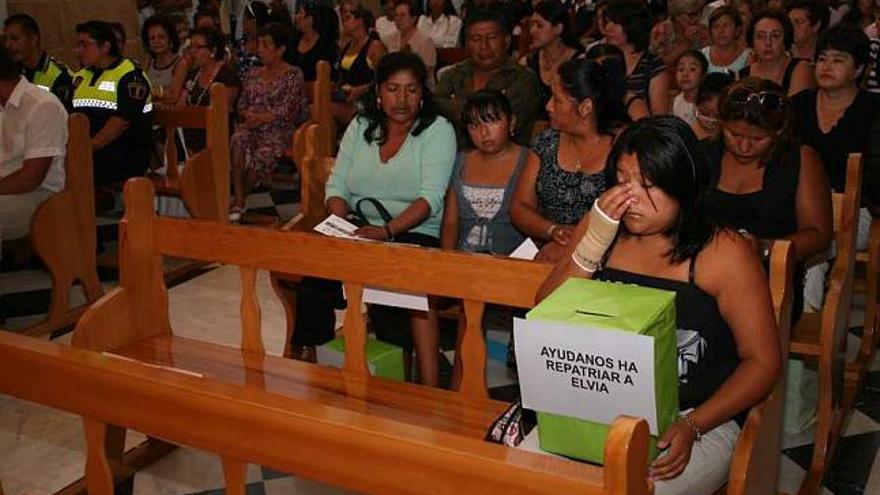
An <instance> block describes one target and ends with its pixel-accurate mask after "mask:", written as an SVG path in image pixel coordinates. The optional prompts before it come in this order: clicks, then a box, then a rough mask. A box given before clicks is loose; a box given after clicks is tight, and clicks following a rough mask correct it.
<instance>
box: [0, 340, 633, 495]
mask: <svg viewBox="0 0 880 495" xmlns="http://www.w3.org/2000/svg"><path fill="white" fill-rule="evenodd" d="M218 350H219V349H218ZM230 351H232V352H230V353H227V354H225V355H224V356H225V357H227V358H231V359H234V360H236V361H238V362H239V364H241V362H242V361H247V360H248V359H249V356H245V355H242V354H241V353H239V352H236V351H234V350H232V349H230ZM203 357H204V358H212V359H217V358H218V357H221V358H222V356H219V355H218V354H217V353H216V352H213V351H206V352H204V354H203ZM258 357H259V356H254V358H255V359H253V360H252V361H251V363H250V364H251V365H252V366H253V368H250V371H251V372H252V375H253V378H254V379H253V380H252V381H248V380H247V379H246V378H244V377H242V379H241V380H239V381H238V382H237V383H233V382H231V381H230V380H228V379H227V380H223V379H217V378H216V377H213V376H209V375H208V374H203V375H202V376H197V375H194V374H191V373H183V372H180V371H179V370H178V368H171V369H168V368H156V367H152V366H145V365H144V364H143V363H141V362H137V361H132V360H129V359H121V358H119V357H116V356H114V355H109V354H106V353H105V354H101V353H98V352H94V351H88V350H82V349H76V348H71V347H67V346H63V345H60V344H56V343H53V342H47V341H40V340H35V339H30V338H27V337H23V336H19V335H14V334H0V391H2V392H3V393H7V394H10V395H13V396H15V397H19V398H21V399H24V400H28V401H32V402H37V403H41V404H45V405H47V406H50V407H53V408H56V409H61V410H64V411H68V412H71V413H74V414H78V415H81V416H82V417H83V425H84V430H85V436H86V440H87V460H86V465H85V472H86V484H87V487H88V491H89V493H91V494H93V495H110V494H112V493H113V486H114V471H115V469H117V467H116V466H115V465H114V463H113V462H112V459H111V458H109V457H108V456H107V452H106V450H105V448H104V446H105V444H106V442H107V441H108V440H109V439H110V438H111V437H112V436H113V434H114V433H113V430H114V429H115V428H116V427H113V426H110V425H118V426H122V427H126V428H132V429H135V430H138V431H142V432H145V433H147V434H150V435H155V436H159V437H161V438H164V439H167V440H169V441H172V442H176V443H180V444H184V445H189V446H192V447H194V448H198V449H202V450H205V451H208V452H213V453H216V454H218V455H219V456H221V458H222V461H223V468H224V477H225V480H226V485H227V493H231V494H242V495H243V494H244V493H245V485H244V478H245V477H244V472H245V467H246V465H245V462H253V463H258V464H260V465H263V466H267V467H271V468H272V469H276V470H279V471H284V472H292V473H296V474H298V475H300V476H303V477H308V478H311V479H316V480H320V481H325V482H329V483H332V484H335V485H340V486H343V487H346V488H348V489H352V490H358V491H360V492H365V493H377V494H378V493H381V494H385V493H424V492H425V490H426V489H427V487H428V486H429V487H430V490H431V492H432V493H440V494H442V493H450V494H457V493H462V492H464V493H487V494H491V493H499V494H502V493H536V494H548V495H555V494H558V493H580V494H585V495H589V494H608V495H639V494H646V493H649V491H648V490H649V488H648V485H647V481H646V479H645V475H646V467H645V463H646V458H647V442H648V428H647V424H646V423H645V422H644V420H636V419H634V418H627V417H619V418H618V419H617V420H616V421H615V422H614V425H613V427H612V430H611V433H610V435H609V437H608V441H607V442H606V446H605V456H606V459H609V462H608V465H607V466H606V467H605V468H604V469H603V468H600V467H595V466H590V465H586V464H580V463H575V462H572V461H567V460H561V459H554V458H548V457H546V456H544V455H541V454H536V453H531V452H525V451H520V450H514V449H510V448H507V447H503V446H500V445H495V444H490V443H487V442H484V441H482V439H481V438H480V437H479V436H477V435H476V434H475V433H476V432H474V433H470V432H465V431H460V432H458V431H449V430H448V429H447V431H444V430H443V429H440V428H435V427H431V426H428V425H421V424H416V422H415V420H414V419H413V418H410V419H409V420H407V419H405V418H395V417H394V414H391V413H389V411H386V410H383V409H389V408H388V407H383V406H381V405H371V406H367V404H365V403H363V402H361V401H359V400H358V399H356V397H357V396H358V395H362V394H363V395H367V394H375V392H377V391H374V390H372V388H373V387H379V388H382V387H383V386H384V385H387V384H383V383H373V380H371V379H369V378H366V377H364V376H362V375H358V374H354V373H351V372H337V373H335V374H336V375H340V376H337V377H333V378H328V376H327V375H328V373H325V371H332V370H322V369H320V368H319V367H316V366H313V365H306V364H303V363H292V364H294V365H298V366H293V368H300V369H299V370H288V371H291V372H298V374H300V375H302V377H303V378H312V379H316V380H321V379H328V380H334V381H336V382H337V383H338V384H339V385H341V386H344V387H345V388H346V389H347V391H346V393H347V394H348V395H349V396H350V397H351V402H359V403H360V404H361V405H360V406H356V405H348V404H345V403H344V402H343V401H342V400H339V401H337V403H332V401H328V400H327V399H326V398H324V397H303V396H300V397H297V396H294V395H292V394H282V393H278V392H277V391H276V390H274V389H273V387H272V386H271V385H270V384H269V380H270V379H276V380H277V379H281V378H286V376H281V375H279V376H274V377H273V376H270V377H267V380H266V382H267V383H266V384H265V385H264V384H261V383H259V382H258V380H256V376H257V375H258V374H260V373H262V372H263V371H265V372H266V373H267V374H269V373H274V372H280V368H279V366H277V365H275V364H274V363H272V362H271V360H268V359H267V360H261V359H258ZM175 364H176V365H177V366H179V367H180V368H185V367H186V366H187V365H188V364H189V363H187V362H185V361H181V362H180V363H175ZM231 364H235V363H231ZM306 368H309V369H306ZM322 375H323V376H322ZM62 383H63V384H64V386H63V387H59V384H62ZM292 383H293V386H294V387H298V388H304V387H305V385H303V384H301V383H297V382H292ZM409 387H416V386H414V385H410V386H409ZM405 388H407V387H404V389H403V390H401V393H404V392H407V390H405ZM447 394H448V393H447ZM108 398H112V399H108ZM446 398H447V399H454V398H453V397H446ZM108 400H112V402H113V407H107V402H108ZM412 401H413V402H414V403H415V402H424V401H423V399H422V398H421V397H418V394H415V396H414V397H413V398H412ZM346 406H348V407H346ZM365 406H367V407H365ZM447 409H450V410H453V409H454V410H457V411H459V412H461V413H462V415H464V414H465V413H468V412H470V413H473V411H474V410H475V409H476V408H475V407H474V406H473V405H472V404H468V403H464V402H463V401H455V400H452V403H451V404H449V405H448V406H447ZM426 483H427V484H426Z"/></svg>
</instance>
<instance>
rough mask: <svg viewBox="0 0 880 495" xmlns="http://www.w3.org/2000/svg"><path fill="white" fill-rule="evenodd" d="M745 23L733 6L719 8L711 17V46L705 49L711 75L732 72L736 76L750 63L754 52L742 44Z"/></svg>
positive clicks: (704, 52)
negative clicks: (741, 34)
mask: <svg viewBox="0 0 880 495" xmlns="http://www.w3.org/2000/svg"><path fill="white" fill-rule="evenodd" d="M742 27H743V21H742V18H741V17H740V16H739V12H737V10H736V8H735V7H733V6H731V5H725V6H723V7H718V8H717V9H715V10H714V11H713V12H712V15H711V16H710V17H709V34H710V38H711V40H712V42H711V44H710V45H709V46H707V47H705V48H703V50H702V51H703V55H705V56H706V59H707V60H708V61H709V73H712V72H730V73H731V74H736V73H737V72H739V71H741V70H743V69H744V68H745V66H746V64H748V63H749V56H750V55H751V54H752V50H750V49H749V48H748V47H746V46H743V45H741V44H740V33H741V32H742V30H743V29H742Z"/></svg>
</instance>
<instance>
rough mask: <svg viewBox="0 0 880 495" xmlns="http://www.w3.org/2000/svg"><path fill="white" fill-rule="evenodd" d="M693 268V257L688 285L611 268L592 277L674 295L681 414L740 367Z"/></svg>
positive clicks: (724, 326) (714, 306)
mask: <svg viewBox="0 0 880 495" xmlns="http://www.w3.org/2000/svg"><path fill="white" fill-rule="evenodd" d="M695 265H696V263H695V259H694V258H692V259H691V261H690V266H689V269H688V281H687V282H682V281H679V280H670V279H665V278H658V277H651V276H648V275H642V274H638V273H632V272H627V271H623V270H617V269H614V268H603V269H602V270H600V271H599V272H596V274H595V275H594V276H593V278H594V279H595V280H604V281H607V282H622V283H626V284H636V285H641V286H644V287H652V288H655V289H661V290H668V291H671V292H675V311H676V317H675V318H676V327H677V337H678V402H679V409H680V410H682V411H683V410H685V409H690V408H693V407H697V406H699V405H700V404H702V403H703V402H705V401H706V400H707V399H708V398H709V397H710V396H711V395H712V394H714V393H715V391H716V390H718V388H720V387H721V385H722V384H723V383H724V382H725V381H726V380H727V378H728V377H729V376H730V375H731V374H733V371H734V370H735V369H736V367H737V366H738V365H739V356H738V355H737V353H736V342H735V341H734V338H733V334H731V332H730V328H729V327H728V326H727V323H726V322H725V321H724V318H722V317H721V313H720V312H719V310H718V304H717V302H716V301H715V298H714V297H712V296H711V295H709V294H708V293H706V292H705V291H703V290H702V289H700V288H699V287H697V285H696V283H694V278H695V276H696V269H695Z"/></svg>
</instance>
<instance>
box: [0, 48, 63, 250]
mask: <svg viewBox="0 0 880 495" xmlns="http://www.w3.org/2000/svg"><path fill="white" fill-rule="evenodd" d="M20 74H21V72H20V69H19V67H18V64H17V63H15V61H13V59H12V56H11V55H10V54H9V52H8V51H7V50H6V48H5V47H2V46H0V239H3V240H12V239H18V238H21V237H24V236H26V235H27V234H28V233H29V232H30V226H31V218H32V217H33V216H34V212H35V211H36V210H37V207H38V206H39V205H40V203H42V202H43V201H45V200H46V199H48V198H49V197H50V196H52V194H54V193H56V192H58V191H60V190H61V189H63V188H64V155H65V152H66V146H67V111H66V110H64V106H63V105H62V104H61V102H60V101H59V100H58V98H56V97H55V95H53V94H52V93H50V92H48V91H43V90H41V89H39V88H38V87H36V86H34V85H33V84H31V83H29V82H28V81H27V80H26V79H25V78H23V77H21V75H20Z"/></svg>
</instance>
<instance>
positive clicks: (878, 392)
mask: <svg viewBox="0 0 880 495" xmlns="http://www.w3.org/2000/svg"><path fill="white" fill-rule="evenodd" d="M295 201H296V197H295V193H294V192H293V191H290V190H288V189H276V190H272V191H268V192H262V193H257V194H254V195H251V197H249V198H248V205H249V207H250V209H251V210H252V211H257V212H259V213H261V214H271V212H272V211H274V212H275V213H277V214H279V216H281V217H282V220H283V219H285V218H288V217H290V216H292V215H293V214H295V212H296V209H297V206H298V205H297V204H296V203H295ZM102 223H106V224H108V225H112V223H113V219H112V218H110V219H107V220H106V221H104V222H102ZM105 285H106V287H109V286H111V285H112V281H107V282H105ZM47 287H48V278H47V277H46V275H45V274H44V273H42V272H40V271H37V270H29V271H22V272H13V273H0V294H2V299H0V311H5V312H6V313H5V314H6V315H7V319H6V321H5V322H3V323H0V326H3V327H5V328H9V329H13V330H14V329H16V328H20V327H22V326H24V325H26V324H28V323H29V322H33V321H34V320H35V319H38V318H39V315H34V314H32V313H38V312H40V311H41V309H40V308H41V307H45V304H46V301H47V291H46V288H47ZM258 296H259V298H260V301H261V305H262V318H263V325H262V327H263V333H264V345H265V348H266V349H267V352H269V353H271V354H280V353H281V349H282V348H283V343H284V338H285V333H286V328H285V325H286V323H285V318H284V313H283V309H282V307H281V304H280V303H279V302H278V301H277V299H276V296H275V294H274V292H273V291H272V290H271V288H270V286H269V282H268V278H267V276H266V274H265V273H262V274H261V275H260V278H259V281H258ZM80 297H81V296H80ZM238 297H239V289H238V271H237V270H235V269H234V268H231V267H219V268H216V269H213V270H211V271H208V272H207V273H204V274H201V275H200V276H198V277H196V278H194V279H192V280H189V281H186V282H183V283H181V284H180V285H178V286H176V287H174V288H172V289H171V298H170V306H169V311H170V316H171V322H172V326H173V327H174V328H175V331H176V332H177V333H179V334H181V335H186V336H189V337H193V338H198V339H202V340H208V341H211V342H215V343H220V344H225V345H230V346H236V345H237V344H238V341H239V334H238V330H237V329H238V325H239V321H240V320H239V316H238ZM3 308H5V309H3ZM193 308H198V310H197V311H194V310H193ZM2 314H3V313H0V315H2ZM860 319H861V311H860V310H858V309H856V310H854V312H853V318H852V322H853V324H856V323H859V322H860ZM509 335H510V334H509V332H508V331H504V330H490V331H489V333H488V342H487V350H488V353H489V357H490V359H489V361H488V379H489V385H490V387H491V388H492V390H491V393H492V395H493V396H494V397H496V398H503V399H509V398H511V397H513V396H515V395H516V394H517V386H516V380H515V376H513V374H512V373H511V372H510V371H509V370H508V369H507V367H506V365H505V358H506V347H507V346H506V344H507V340H508V338H509ZM68 339H69V334H67V335H65V336H61V337H58V338H57V339H56V340H58V341H60V342H65V341H67V340H68ZM849 339H850V342H849V348H850V350H851V351H854V350H855V349H856V348H857V347H858V342H859V338H858V329H854V331H853V332H851V335H850V336H849ZM447 356H448V357H449V358H452V355H451V352H447ZM856 408H857V410H856V411H855V412H854V414H853V416H852V418H851V419H850V421H849V424H848V425H847V428H846V436H845V438H844V439H843V440H842V443H841V445H840V448H839V449H838V454H837V456H836V457H835V459H834V462H833V465H832V468H831V470H830V473H829V475H828V477H827V479H826V483H825V484H826V486H827V489H826V490H825V492H824V493H833V494H837V495H850V494H861V493H874V494H880V457H878V452H880V359H878V360H877V362H875V364H874V366H873V371H872V372H871V373H870V374H869V376H868V378H867V380H866V384H865V386H864V389H863V390H862V391H861V393H860V395H859V399H858V402H857V405H856ZM142 439H143V437H142V436H141V435H139V434H130V435H129V438H128V443H129V444H130V445H134V444H136V443H138V442H139V441H141V440H142ZM783 448H784V450H783V452H782V453H781V456H782V471H781V473H780V479H779V488H780V490H781V491H784V492H788V493H794V492H796V491H797V487H798V486H799V484H800V480H801V478H802V477H803V474H804V468H805V467H806V466H807V463H808V462H809V459H810V455H811V451H812V430H811V429H807V430H806V431H804V432H801V433H796V432H787V434H786V435H785V438H784V442H783ZM84 451H85V449H84V443H83V440H82V432H81V427H80V422H79V420H78V419H77V418H76V417H74V416H72V415H68V414H65V413H60V412H58V411H54V410H51V409H47V408H44V407H42V406H37V405H33V404H29V403H25V402H22V401H18V400H16V399H12V398H10V397H5V396H0V453H2V454H0V480H2V482H3V488H4V490H5V492H6V494H7V495H18V494H22V493H27V494H30V495H42V494H49V493H53V492H55V491H57V490H58V489H60V488H63V487H64V486H66V485H67V484H69V483H70V482H71V481H74V480H75V479H77V478H78V477H79V476H81V474H82V469H83V463H84ZM247 482H248V484H247V493H248V494H252V495H262V494H265V495H275V494H278V495H280V494H282V493H284V494H343V493H347V492H345V491H343V490H340V489H337V488H334V487H330V486H328V485H324V484H319V483H315V482H312V481H309V480H306V479H302V478H299V477H293V476H289V475H287V474H284V473H278V472H274V471H272V470H270V469H266V468H261V467H259V466H250V468H249V470H248V474H247ZM129 487H130V488H132V490H133V494H134V495H182V494H199V495H207V494H211V495H213V494H220V493H223V489H222V487H223V476H222V469H221V466H220V461H219V459H218V458H217V457H216V456H214V455H211V454H209V453H206V452H201V451H197V450H193V449H179V450H177V451H175V452H173V453H172V454H170V455H168V456H166V457H165V458H163V459H161V460H160V461H158V462H156V463H155V464H153V465H152V466H150V467H149V468H147V469H145V470H143V471H141V472H140V473H138V474H137V475H136V476H135V477H134V480H133V482H132V483H131V484H130V485H129Z"/></svg>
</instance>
